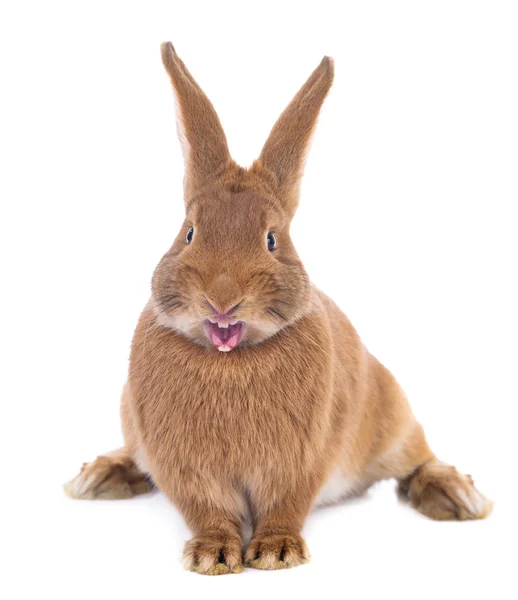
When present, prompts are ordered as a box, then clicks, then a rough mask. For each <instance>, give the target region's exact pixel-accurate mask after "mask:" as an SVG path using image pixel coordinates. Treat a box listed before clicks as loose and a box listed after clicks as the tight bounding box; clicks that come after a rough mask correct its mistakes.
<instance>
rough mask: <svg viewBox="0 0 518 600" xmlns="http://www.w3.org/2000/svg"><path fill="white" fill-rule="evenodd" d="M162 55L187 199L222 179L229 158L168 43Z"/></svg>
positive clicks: (214, 119) (206, 103)
mask: <svg viewBox="0 0 518 600" xmlns="http://www.w3.org/2000/svg"><path fill="white" fill-rule="evenodd" d="M161 51H162V62H163V63H164V67H165V69H166V71H167V72H168V73H169V77H170V78H171V83H172V84H173V90H174V93H175V98H176V126H177V130H178V137H179V138H180V144H181V146H182V152H183V156H184V161H185V180H184V186H185V197H186V199H187V198H189V197H190V196H191V195H192V194H194V193H195V192H196V191H197V190H198V189H200V188H201V187H203V186H204V185H206V184H207V183H208V182H210V181H211V180H212V179H215V178H217V177H218V176H219V175H221V173H222V172H223V171H224V170H225V168H226V166H227V165H228V163H229V162H230V161H231V158H230V154H229V151H228V145H227V139H226V137H225V133H224V131H223V128H222V127H221V123H220V120H219V118H218V115H217V114H216V111H215V110H214V107H213V106H212V104H211V102H210V100H209V99H208V98H207V96H206V95H205V94H204V92H203V91H202V89H201V88H200V86H199V85H198V84H197V83H196V81H195V80H194V78H193V76H192V75H191V74H190V73H189V71H188V70H187V68H186V66H185V65H184V63H183V61H182V60H181V59H180V58H179V56H178V55H177V54H176V51H175V49H174V47H173V45H172V44H171V42H164V43H163V44H162V46H161Z"/></svg>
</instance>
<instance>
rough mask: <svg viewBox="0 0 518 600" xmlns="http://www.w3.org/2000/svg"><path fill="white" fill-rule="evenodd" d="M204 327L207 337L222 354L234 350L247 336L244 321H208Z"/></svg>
mask: <svg viewBox="0 0 518 600" xmlns="http://www.w3.org/2000/svg"><path fill="white" fill-rule="evenodd" d="M204 325H205V332H206V334H207V337H208V338H209V340H210V341H211V342H212V343H213V344H214V346H216V348H217V349H218V350H219V351H220V352H230V350H233V349H234V348H235V347H236V346H237V345H238V344H239V342H240V341H241V340H242V339H243V336H244V335H245V329H246V325H245V324H244V323H243V321H219V322H212V321H211V320H207V321H205V323H204Z"/></svg>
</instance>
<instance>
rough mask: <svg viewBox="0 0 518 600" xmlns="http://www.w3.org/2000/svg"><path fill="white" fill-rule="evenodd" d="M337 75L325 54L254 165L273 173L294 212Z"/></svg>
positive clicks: (285, 202) (281, 192) (285, 199)
mask: <svg viewBox="0 0 518 600" xmlns="http://www.w3.org/2000/svg"><path fill="white" fill-rule="evenodd" d="M333 77H334V65H333V59H332V58H329V57H328V56H325V57H324V58H323V59H322V62H321V63H320V64H319V65H318V67H317V68H316V69H315V70H314V71H313V73H312V74H311V75H310V77H309V79H308V80H307V81H306V83H305V84H304V85H303V86H302V87H301V88H300V90H299V92H298V93H297V94H296V96H295V97H294V98H293V100H292V101H291V102H290V103H289V104H288V106H287V108H286V109H285V110H284V112H283V113H282V114H281V116H280V117H279V119H278V120H277V122H276V123H275V125H274V127H273V129H272V131H271V133H270V135H269V137H268V139H267V140H266V143H265V145H264V147H263V150H262V152H261V156H260V157H259V160H258V161H256V163H255V168H256V169H257V170H261V167H266V168H267V169H268V171H269V172H270V173H272V174H273V175H274V179H275V182H276V187H277V190H278V194H279V197H280V199H281V201H282V203H283V205H284V207H285V209H286V211H287V212H288V214H290V215H293V213H294V212H295V209H296V208H297V205H298V202H299V184H300V179H301V177H302V173H303V171H304V163H305V160H306V154H307V151H308V147H309V143H310V140H311V136H312V134H313V130H314V129H315V125H316V122H317V118H318V114H319V112H320V109H321V107H322V104H323V102H324V100H325V98H326V96H327V93H328V92H329V89H330V88H331V85H332V83H333Z"/></svg>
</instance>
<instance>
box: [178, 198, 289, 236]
mask: <svg viewBox="0 0 518 600" xmlns="http://www.w3.org/2000/svg"><path fill="white" fill-rule="evenodd" d="M192 208H193V210H192V212H191V218H192V220H193V221H194V222H195V224H197V225H198V227H203V228H204V229H205V228H210V229H215V230H228V229H233V228H239V229H241V230H243V229H245V230H258V229H261V230H262V229H265V228H267V227H271V226H272V225H273V224H277V225H278V226H280V225H281V224H282V222H283V221H284V215H283V214H282V212H281V210H280V209H279V208H277V207H276V205H275V203H273V202H272V201H271V200H269V199H268V198H266V197H264V196H261V195H258V194H252V193H229V194H224V195H216V194H214V195H212V196H207V197H204V198H199V199H198V200H197V201H196V203H195V204H194V206H193V207H192ZM188 216H189V215H188Z"/></svg>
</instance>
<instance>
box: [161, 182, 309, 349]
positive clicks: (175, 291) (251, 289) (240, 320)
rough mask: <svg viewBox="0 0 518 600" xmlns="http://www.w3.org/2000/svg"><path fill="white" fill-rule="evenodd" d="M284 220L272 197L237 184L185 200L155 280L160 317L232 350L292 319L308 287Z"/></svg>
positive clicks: (300, 312) (306, 297) (200, 339)
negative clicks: (176, 231)
mask: <svg viewBox="0 0 518 600" xmlns="http://www.w3.org/2000/svg"><path fill="white" fill-rule="evenodd" d="M236 190H237V191H236ZM289 221H290V219H289V217H288V216H287V215H286V213H285V211H284V210H283V208H282V205H281V204H280V203H278V202H277V201H276V200H275V198H274V197H273V196H270V195H269V194H268V193H266V192H262V191H257V190H253V189H252V190H250V189H248V190H247V189H245V190H242V191H240V188H239V187H237V188H236V186H234V185H232V186H229V185H228V184H222V185H220V186H217V187H215V188H214V187H212V188H211V190H210V192H206V193H204V194H203V195H200V196H198V197H196V198H195V199H194V200H192V201H191V202H190V203H188V205H187V214H186V219H185V222H184V224H183V227H182V229H181V231H180V233H179V235H178V237H177V238H176V240H175V242H174V244H173V246H172V248H171V249H170V250H169V252H167V254H166V255H165V256H164V257H163V258H162V260H161V262H160V264H159V265H158V267H157V269H156V271H155V274H154V277H153V306H154V310H155V312H156V313H157V315H158V319H159V321H160V322H161V323H162V324H163V325H166V326H168V327H172V328H174V329H176V330H178V331H181V332H182V333H184V334H185V335H186V336H188V337H189V338H191V339H193V340H194V341H196V342H197V343H200V344H203V345H210V346H214V347H216V348H217V349H218V350H220V351H229V350H232V349H233V348H235V347H236V346H237V345H238V344H242V345H245V344H253V343H259V342H261V341H263V340H265V339H267V338H268V337H270V336H272V335H274V334H275V333H277V332H278V331H279V330H280V329H282V328H284V327H286V326H287V325H289V324H290V323H293V322H294V321H295V320H297V318H299V317H300V316H302V315H303V314H304V312H306V310H307V307H308V306H309V301H310V300H309V299H310V284H309V280H308V277H307V275H306V272H305V271H304V268H303V266H302V264H301V262H300V260H299V258H298V256H297V253H296V252H295V249H294V247H293V244H292V243H291V240H290V236H289Z"/></svg>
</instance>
